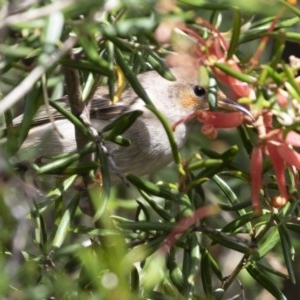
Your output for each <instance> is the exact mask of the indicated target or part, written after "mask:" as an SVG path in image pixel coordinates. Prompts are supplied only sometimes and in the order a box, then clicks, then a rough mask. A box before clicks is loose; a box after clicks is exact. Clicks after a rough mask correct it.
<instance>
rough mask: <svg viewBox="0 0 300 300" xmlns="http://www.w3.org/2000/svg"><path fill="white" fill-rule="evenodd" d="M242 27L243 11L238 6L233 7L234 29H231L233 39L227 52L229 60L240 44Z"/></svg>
mask: <svg viewBox="0 0 300 300" xmlns="http://www.w3.org/2000/svg"><path fill="white" fill-rule="evenodd" d="M241 27H242V16H241V12H240V10H239V9H238V8H236V7H234V8H233V22H232V27H231V28H232V30H231V39H230V44H229V48H228V52H227V58H226V59H227V60H228V59H230V58H231V57H232V56H233V55H234V54H235V53H236V51H237V47H238V45H239V37H240V33H241Z"/></svg>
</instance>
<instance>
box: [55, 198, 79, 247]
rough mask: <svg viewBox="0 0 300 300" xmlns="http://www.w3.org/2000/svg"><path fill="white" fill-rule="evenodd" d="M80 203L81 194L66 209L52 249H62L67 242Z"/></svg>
mask: <svg viewBox="0 0 300 300" xmlns="http://www.w3.org/2000/svg"><path fill="white" fill-rule="evenodd" d="M79 201H80V194H77V195H76V196H75V197H74V198H73V199H72V200H71V201H70V203H69V205H68V207H67V208H66V210H65V212H64V214H63V216H62V218H61V220H60V223H59V224H58V228H57V230H56V233H55V235H54V238H53V241H52V247H54V248H60V247H61V246H62V244H63V242H64V241H65V239H66V237H67V235H68V233H69V229H70V226H71V221H72V220H73V218H74V215H75V212H76V209H77V207H78V204H79Z"/></svg>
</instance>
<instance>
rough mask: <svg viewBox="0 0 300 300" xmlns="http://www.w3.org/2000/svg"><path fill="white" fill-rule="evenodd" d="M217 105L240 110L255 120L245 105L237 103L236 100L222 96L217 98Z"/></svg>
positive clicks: (225, 108)
mask: <svg viewBox="0 0 300 300" xmlns="http://www.w3.org/2000/svg"><path fill="white" fill-rule="evenodd" d="M218 107H219V108H221V109H224V110H228V111H240V112H241V113H243V114H244V115H245V116H247V117H249V118H250V119H251V121H255V118H254V116H253V115H252V114H251V112H250V111H249V110H248V109H247V108H246V107H245V106H243V105H241V104H239V103H237V102H236V101H233V100H230V99H228V98H226V97H222V98H221V99H219V100H218Z"/></svg>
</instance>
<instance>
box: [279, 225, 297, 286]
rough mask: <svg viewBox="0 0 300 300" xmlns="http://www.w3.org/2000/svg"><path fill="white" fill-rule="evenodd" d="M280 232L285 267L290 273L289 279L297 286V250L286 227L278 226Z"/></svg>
mask: <svg viewBox="0 0 300 300" xmlns="http://www.w3.org/2000/svg"><path fill="white" fill-rule="evenodd" d="M278 232H279V235H280V240H281V247H282V251H283V256H284V261H285V265H286V267H287V270H288V273H289V278H290V280H291V282H292V283H293V284H296V274H295V262H294V255H295V249H294V247H293V245H292V242H291V238H290V235H289V233H288V231H287V230H286V228H285V226H284V225H279V226H278Z"/></svg>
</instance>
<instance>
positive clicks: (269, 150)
mask: <svg viewBox="0 0 300 300" xmlns="http://www.w3.org/2000/svg"><path fill="white" fill-rule="evenodd" d="M271 117H272V116H271V113H267V114H263V115H262V116H261V118H259V121H258V122H257V124H256V126H257V129H258V131H259V143H258V145H257V146H256V147H255V148H254V149H253V151H252V154H251V163H250V176H251V190H252V205H253V209H254V210H255V212H257V213H259V212H260V211H261V205H260V201H259V191H260V188H261V186H262V163H263V154H264V155H266V156H268V157H269V158H270V160H271V162H272V164H273V168H274V172H275V176H276V181H277V185H278V189H279V193H280V196H276V197H274V198H273V200H272V202H271V205H272V206H274V207H279V206H280V205H284V204H285V203H286V202H287V200H288V198H289V194H288V191H287V188H286V177H285V170H286V169H287V168H289V169H291V170H293V169H294V168H296V169H298V170H300V154H299V153H298V152H296V151H295V150H294V149H293V148H292V146H300V135H299V134H298V133H296V132H294V131H290V132H289V133H288V134H287V135H286V136H284V132H283V130H282V129H273V127H272V124H271ZM295 181H296V184H297V180H295Z"/></svg>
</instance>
